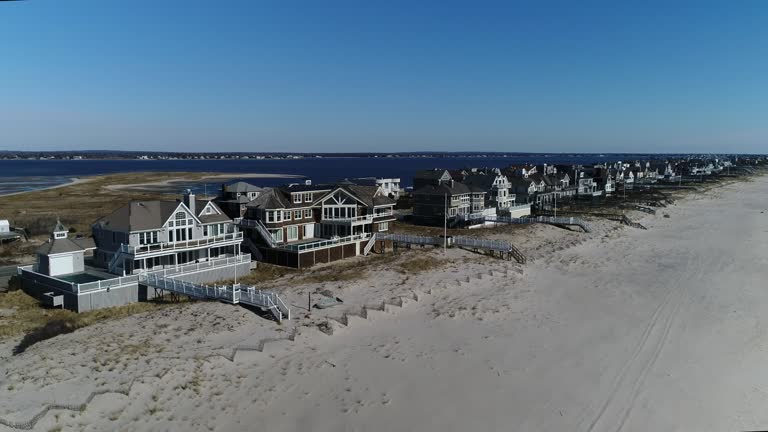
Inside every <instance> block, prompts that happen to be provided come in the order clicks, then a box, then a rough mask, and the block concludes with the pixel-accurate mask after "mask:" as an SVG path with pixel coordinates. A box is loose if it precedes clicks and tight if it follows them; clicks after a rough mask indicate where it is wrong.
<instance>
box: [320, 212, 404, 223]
mask: <svg viewBox="0 0 768 432" xmlns="http://www.w3.org/2000/svg"><path fill="white" fill-rule="evenodd" d="M394 214H395V212H394V211H392V210H387V211H383V212H379V213H376V212H374V213H371V214H366V215H362V216H354V217H325V215H323V218H322V219H321V221H322V222H348V223H355V222H372V221H373V220H374V219H375V218H380V217H386V216H394Z"/></svg>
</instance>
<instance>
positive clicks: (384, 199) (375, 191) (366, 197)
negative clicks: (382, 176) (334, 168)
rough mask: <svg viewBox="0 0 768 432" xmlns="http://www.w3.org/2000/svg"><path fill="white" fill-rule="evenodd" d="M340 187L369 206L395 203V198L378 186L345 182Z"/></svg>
mask: <svg viewBox="0 0 768 432" xmlns="http://www.w3.org/2000/svg"><path fill="white" fill-rule="evenodd" d="M340 188H341V189H343V190H345V191H347V192H348V193H349V194H351V195H352V196H354V197H355V198H357V199H358V200H359V201H361V202H363V203H365V205H366V206H368V207H375V206H382V205H394V204H395V200H393V199H392V198H390V197H388V196H386V195H385V194H384V193H382V192H381V188H380V187H378V186H363V185H356V184H343V185H340Z"/></svg>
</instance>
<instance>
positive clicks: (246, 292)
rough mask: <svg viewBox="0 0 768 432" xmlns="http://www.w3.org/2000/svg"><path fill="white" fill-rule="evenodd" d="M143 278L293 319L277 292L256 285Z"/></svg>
mask: <svg viewBox="0 0 768 432" xmlns="http://www.w3.org/2000/svg"><path fill="white" fill-rule="evenodd" d="M142 280H143V281H144V282H145V283H146V284H147V285H150V286H153V287H155V288H159V289H162V290H165V291H170V292H173V293H176V294H181V295H186V296H189V297H195V298H200V299H214V300H222V301H226V302H229V303H233V304H237V303H243V304H247V305H251V306H256V307H259V308H262V309H264V310H269V311H270V312H271V313H272V314H273V315H274V317H275V318H276V319H277V320H278V321H282V320H283V319H289V320H290V319H291V309H290V308H289V307H288V306H286V304H285V302H283V300H282V299H281V298H280V296H279V295H277V293H275V292H272V291H262V290H257V289H256V288H254V287H247V288H245V289H243V288H241V287H240V285H230V286H208V285H203V284H197V283H194V282H187V281H183V280H179V279H174V278H172V277H164V276H161V275H159V274H145V275H142Z"/></svg>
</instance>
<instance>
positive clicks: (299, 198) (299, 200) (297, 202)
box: [293, 193, 301, 204]
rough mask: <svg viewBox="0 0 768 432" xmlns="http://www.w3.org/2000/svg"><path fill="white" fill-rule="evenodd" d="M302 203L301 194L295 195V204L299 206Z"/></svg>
mask: <svg viewBox="0 0 768 432" xmlns="http://www.w3.org/2000/svg"><path fill="white" fill-rule="evenodd" d="M300 202H301V194H298V193H297V194H293V203H294V204H299V203H300Z"/></svg>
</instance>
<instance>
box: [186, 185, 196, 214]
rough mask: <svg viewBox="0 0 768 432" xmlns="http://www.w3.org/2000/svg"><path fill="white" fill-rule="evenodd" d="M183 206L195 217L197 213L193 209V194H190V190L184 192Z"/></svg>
mask: <svg viewBox="0 0 768 432" xmlns="http://www.w3.org/2000/svg"><path fill="white" fill-rule="evenodd" d="M184 205H186V206H187V208H189V210H190V211H191V212H192V214H193V215H195V216H197V211H196V209H195V194H193V193H192V189H187V190H185V191H184Z"/></svg>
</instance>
